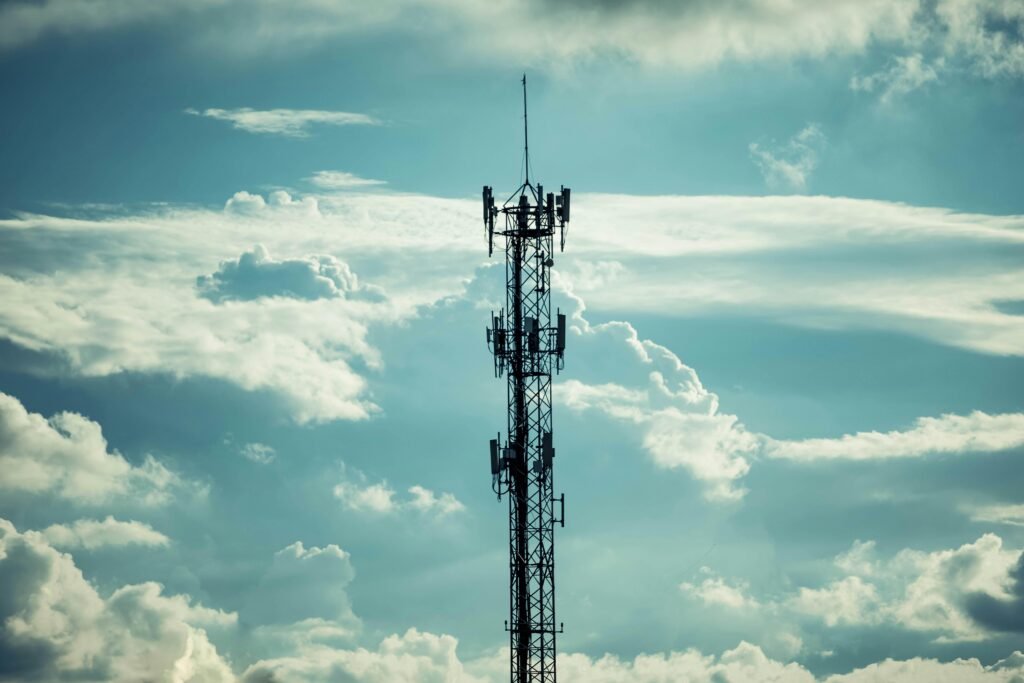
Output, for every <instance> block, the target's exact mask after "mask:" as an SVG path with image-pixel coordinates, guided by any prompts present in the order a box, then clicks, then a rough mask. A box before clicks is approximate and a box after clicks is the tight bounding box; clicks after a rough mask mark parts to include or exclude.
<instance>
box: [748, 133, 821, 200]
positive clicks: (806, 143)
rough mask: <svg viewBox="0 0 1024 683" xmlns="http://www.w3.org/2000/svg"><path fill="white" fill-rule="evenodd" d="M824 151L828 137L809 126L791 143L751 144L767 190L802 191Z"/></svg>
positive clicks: (752, 152)
mask: <svg viewBox="0 0 1024 683" xmlns="http://www.w3.org/2000/svg"><path fill="white" fill-rule="evenodd" d="M824 148H825V134H824V133H822V132H821V127H820V126H819V125H818V124H816V123H810V124H808V125H807V126H806V127H805V128H803V129H802V130H801V131H800V132H798V133H797V134H796V135H794V136H793V137H792V138H790V139H789V141H788V142H786V143H784V144H781V145H778V144H772V145H767V146H766V145H760V144H758V143H756V142H752V143H750V147H749V149H750V156H751V158H752V159H753V160H754V163H756V164H757V167H758V168H759V169H761V175H763V176H764V179H765V182H766V183H768V187H771V188H774V189H784V190H785V189H789V190H794V191H796V192H803V191H804V190H806V189H807V180H808V179H809V178H810V175H811V173H812V172H813V171H814V169H815V168H816V167H817V165H818V157H819V156H821V152H822V150H823V149H824Z"/></svg>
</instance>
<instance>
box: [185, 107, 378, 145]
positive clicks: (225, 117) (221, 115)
mask: <svg viewBox="0 0 1024 683" xmlns="http://www.w3.org/2000/svg"><path fill="white" fill-rule="evenodd" d="M185 113H186V114H191V115H193V116H205V117H207V118H211V119H217V120H218V121H227V122H229V123H230V124H231V125H232V126H233V127H235V128H237V129H239V130H244V131H247V132H249V133H263V134H267V135H283V136H285V137H292V138H305V137H309V130H310V128H312V127H313V126H314V125H321V126H376V125H380V121H378V120H377V119H375V118H373V117H372V116H368V115H366V114H355V113H352V112H347V111H325V110H321V109H264V110H259V109H250V108H249V107H243V108H241V109H203V110H199V109H193V108H191V107H189V108H188V109H186V110H185Z"/></svg>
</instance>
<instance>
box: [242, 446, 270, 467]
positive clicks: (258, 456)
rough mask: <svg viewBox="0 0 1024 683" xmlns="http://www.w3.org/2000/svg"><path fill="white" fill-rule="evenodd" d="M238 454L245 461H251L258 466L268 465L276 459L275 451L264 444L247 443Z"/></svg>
mask: <svg viewBox="0 0 1024 683" xmlns="http://www.w3.org/2000/svg"><path fill="white" fill-rule="evenodd" d="M239 453H241V454H242V457H243V458H245V459H246V460H251V461H252V462H255V463H258V464H260V465H269V464H270V463H272V462H274V458H276V457H277V451H275V450H274V449H273V447H272V446H268V445H267V444H265V443H247V444H245V445H244V446H242V448H241V449H239Z"/></svg>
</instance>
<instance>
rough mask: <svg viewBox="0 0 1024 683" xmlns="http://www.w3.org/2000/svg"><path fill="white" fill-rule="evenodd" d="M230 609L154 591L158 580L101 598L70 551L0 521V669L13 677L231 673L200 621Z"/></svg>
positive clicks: (219, 618)
mask: <svg viewBox="0 0 1024 683" xmlns="http://www.w3.org/2000/svg"><path fill="white" fill-rule="evenodd" d="M236 620H237V618H236V615H235V614H233V613H227V612H221V611H219V610H213V609H209V608H206V607H203V606H202V605H198V604H194V603H192V602H191V600H189V598H188V597H186V596H180V595H172V596H168V595H164V594H163V590H162V588H161V586H160V585H159V584H155V583H143V584H137V585H128V586H123V587H121V588H119V589H117V590H115V591H114V592H113V593H111V594H110V595H109V596H108V597H105V598H104V597H103V596H101V595H100V594H99V593H97V591H96V589H95V588H93V586H92V584H90V583H89V582H88V581H86V580H85V578H84V577H83V576H82V573H81V571H80V570H79V569H78V568H77V567H76V566H75V564H74V562H73V560H72V558H71V556H70V555H66V554H63V553H60V552H58V551H56V550H54V549H53V547H51V546H50V544H49V543H48V542H47V540H46V538H45V537H44V536H43V535H42V534H39V533H35V532H25V533H20V532H19V531H18V530H17V529H16V528H15V527H14V525H12V524H11V523H10V522H8V521H7V520H0V675H2V676H4V677H13V678H16V679H17V680H22V681H32V680H40V681H44V680H45V681H64V680H83V679H91V680H111V681H139V680H164V681H171V682H172V683H177V682H182V683H183V682H184V681H204V682H206V681H208V682H212V683H216V682H218V681H224V682H225V683H228V682H230V681H233V680H234V676H233V675H232V671H231V669H230V667H229V665H228V663H227V662H226V661H225V660H224V659H223V658H222V657H221V656H220V654H219V653H218V652H217V649H216V648H215V647H214V645H213V644H212V643H211V642H210V640H209V638H208V636H207V631H206V629H223V628H229V627H231V626H233V625H234V624H235V622H236Z"/></svg>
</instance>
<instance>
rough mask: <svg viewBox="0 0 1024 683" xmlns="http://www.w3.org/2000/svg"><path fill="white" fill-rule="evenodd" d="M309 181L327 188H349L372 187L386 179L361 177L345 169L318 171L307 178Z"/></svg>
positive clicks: (383, 183) (384, 182) (382, 183)
mask: <svg viewBox="0 0 1024 683" xmlns="http://www.w3.org/2000/svg"><path fill="white" fill-rule="evenodd" d="M306 180H308V181H309V182H311V183H313V184H314V185H316V186H317V187H322V188H324V189H325V190H347V189H350V188H354V187H372V186H374V185H385V184H386V181H384V180H374V179H372V178H360V177H359V176H357V175H355V174H354V173H347V172H345V171H317V172H316V173H314V174H313V175H311V176H310V177H308V178H306Z"/></svg>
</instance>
